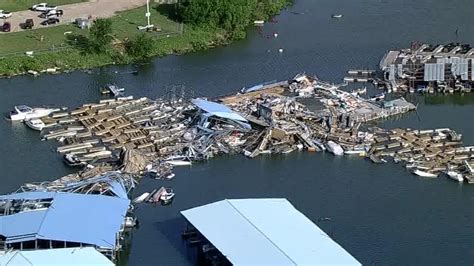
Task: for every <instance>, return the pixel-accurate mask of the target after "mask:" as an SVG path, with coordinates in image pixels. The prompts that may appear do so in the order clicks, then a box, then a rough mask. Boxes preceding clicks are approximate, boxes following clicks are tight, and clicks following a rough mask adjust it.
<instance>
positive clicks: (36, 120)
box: [25, 118, 45, 131]
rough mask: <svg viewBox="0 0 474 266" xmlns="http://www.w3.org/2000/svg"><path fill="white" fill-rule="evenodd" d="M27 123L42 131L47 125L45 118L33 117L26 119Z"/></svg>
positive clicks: (32, 127)
mask: <svg viewBox="0 0 474 266" xmlns="http://www.w3.org/2000/svg"><path fill="white" fill-rule="evenodd" d="M25 124H26V125H27V126H29V127H30V128H31V129H33V130H38V131H41V130H43V128H44V127H45V124H44V122H43V120H41V119H39V118H32V119H28V120H26V121H25Z"/></svg>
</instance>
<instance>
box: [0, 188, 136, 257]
mask: <svg viewBox="0 0 474 266" xmlns="http://www.w3.org/2000/svg"><path fill="white" fill-rule="evenodd" d="M38 199H43V200H44V199H52V201H51V205H50V206H49V207H41V208H37V209H31V208H32V207H29V208H30V210H23V211H21V212H17V213H14V214H10V215H3V216H0V235H3V236H5V237H6V243H7V244H8V243H16V242H23V241H28V240H35V239H43V240H56V241H67V242H77V243H84V244H90V245H96V246H98V247H102V248H110V249H113V248H114V247H115V242H116V233H117V232H118V231H119V230H120V228H121V226H122V223H123V220H124V217H125V215H126V213H127V210H128V206H129V204H130V201H129V200H128V199H123V198H119V197H112V196H103V195H84V194H76V193H63V192H24V193H16V194H10V195H4V196H0V203H1V201H8V200H15V201H14V202H13V203H12V201H10V203H11V204H20V205H21V204H23V203H21V202H22V200H30V201H31V200H38ZM33 208H34V207H33Z"/></svg>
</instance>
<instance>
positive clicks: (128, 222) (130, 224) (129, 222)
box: [124, 216, 138, 229]
mask: <svg viewBox="0 0 474 266" xmlns="http://www.w3.org/2000/svg"><path fill="white" fill-rule="evenodd" d="M137 225H138V220H137V218H135V217H130V216H127V217H125V220H124V226H125V228H130V229H131V228H134V227H135V226H137Z"/></svg>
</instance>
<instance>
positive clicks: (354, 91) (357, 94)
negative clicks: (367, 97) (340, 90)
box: [351, 87, 367, 96]
mask: <svg viewBox="0 0 474 266" xmlns="http://www.w3.org/2000/svg"><path fill="white" fill-rule="evenodd" d="M366 93H367V87H363V88H360V89H357V90H353V91H352V92H351V94H352V95H354V96H359V95H362V94H366Z"/></svg>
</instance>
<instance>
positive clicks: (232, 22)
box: [178, 0, 292, 39]
mask: <svg viewBox="0 0 474 266" xmlns="http://www.w3.org/2000/svg"><path fill="white" fill-rule="evenodd" d="M291 2H292V0H182V1H180V2H179V4H178V16H179V18H180V19H181V20H182V21H183V22H184V23H187V24H192V25H197V26H204V27H212V28H222V29H224V30H226V31H227V32H228V33H229V35H230V37H231V38H232V39H241V38H244V37H245V28H246V27H247V26H249V25H250V24H251V23H252V22H253V21H255V20H267V19H269V18H270V17H271V16H274V15H276V14H278V12H280V10H282V9H283V8H285V7H286V6H287V5H289V4H291Z"/></svg>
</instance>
